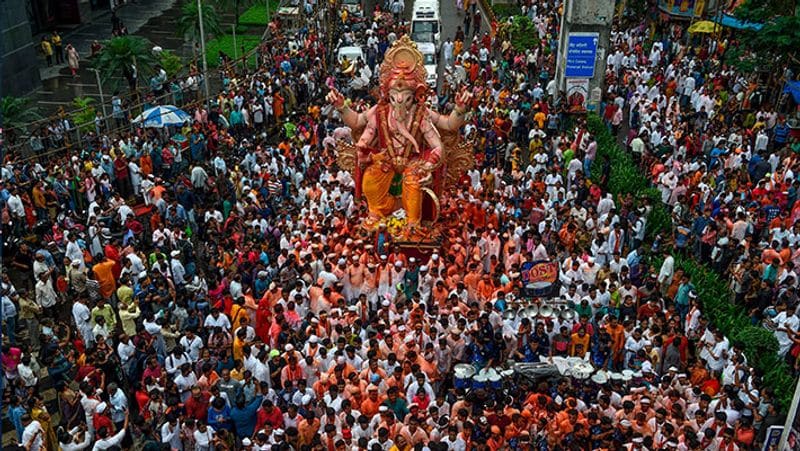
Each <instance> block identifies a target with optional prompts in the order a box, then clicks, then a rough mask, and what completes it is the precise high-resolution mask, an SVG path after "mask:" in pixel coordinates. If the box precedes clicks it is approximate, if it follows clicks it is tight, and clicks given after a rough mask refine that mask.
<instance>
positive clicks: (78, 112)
mask: <svg viewBox="0 0 800 451" xmlns="http://www.w3.org/2000/svg"><path fill="white" fill-rule="evenodd" d="M95 103H96V101H95V100H94V98H93V97H75V98H74V99H72V106H73V107H75V111H74V112H72V114H71V115H72V122H73V123H74V124H75V126H76V127H78V128H79V129H80V130H81V131H82V132H89V131H93V130H94V118H95V116H96V115H97V111H96V110H95V108H94V104H95Z"/></svg>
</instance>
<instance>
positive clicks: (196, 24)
mask: <svg viewBox="0 0 800 451" xmlns="http://www.w3.org/2000/svg"><path fill="white" fill-rule="evenodd" d="M202 8H203V32H204V33H205V34H206V40H208V38H209V36H218V35H220V34H222V27H221V26H220V24H219V17H218V16H217V11H216V10H215V9H214V6H213V5H211V4H208V3H205V2H203V3H202ZM198 19H199V17H198V14H197V2H196V1H193V0H186V2H185V3H184V4H183V6H182V7H181V16H180V17H179V18H178V34H179V35H180V36H183V37H184V39H186V40H187V41H191V42H200V21H199V20H198Z"/></svg>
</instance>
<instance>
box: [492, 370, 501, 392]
mask: <svg viewBox="0 0 800 451" xmlns="http://www.w3.org/2000/svg"><path fill="white" fill-rule="evenodd" d="M489 388H491V389H492V390H502V389H503V378H502V377H500V375H499V374H497V373H493V374H490V375H489Z"/></svg>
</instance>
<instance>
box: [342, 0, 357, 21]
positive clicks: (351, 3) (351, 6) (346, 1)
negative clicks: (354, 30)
mask: <svg viewBox="0 0 800 451" xmlns="http://www.w3.org/2000/svg"><path fill="white" fill-rule="evenodd" d="M342 7H343V8H344V9H346V10H347V12H348V13H349V14H352V15H354V16H359V17H360V16H361V15H362V11H361V0H342Z"/></svg>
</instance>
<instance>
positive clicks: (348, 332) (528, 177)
mask: <svg viewBox="0 0 800 451" xmlns="http://www.w3.org/2000/svg"><path fill="white" fill-rule="evenodd" d="M395 3H396V2H395ZM393 5H394V4H389V5H387V7H386V8H384V10H389V11H391V9H392V6H393ZM394 6H395V9H396V8H397V6H396V5H394ZM457 6H458V8H459V12H458V15H459V20H460V21H461V20H463V25H464V28H462V27H461V26H458V29H457V30H443V35H442V38H443V44H442V48H441V60H442V61H443V64H445V65H446V66H447V67H446V69H445V71H446V73H447V74H448V75H447V76H446V77H444V78H443V79H442V80H441V86H440V89H439V91H438V94H432V96H431V100H430V101H431V104H433V105H435V107H437V108H439V109H441V110H444V111H446V110H449V109H450V108H452V107H453V102H454V100H453V97H454V94H455V93H457V92H459V91H460V90H463V89H469V90H471V91H472V94H473V96H472V104H471V105H469V107H470V111H471V112H470V115H469V120H468V124H467V125H466V126H465V129H464V130H463V134H464V135H465V136H466V137H468V138H469V139H471V140H472V141H473V142H474V143H475V157H476V161H477V164H476V166H475V167H474V168H473V169H471V170H469V171H468V172H467V173H466V174H464V176H463V177H462V179H461V180H460V182H459V185H458V186H457V187H456V188H455V189H454V190H453V191H452V193H450V195H449V196H447V197H445V198H444V199H443V200H442V215H441V219H440V221H441V222H442V224H444V225H446V227H445V230H446V233H445V234H444V236H443V238H442V242H441V243H440V247H438V248H437V250H435V251H433V252H432V253H423V254H419V253H416V252H415V253H410V252H409V251H408V250H407V249H406V248H404V247H402V246H401V245H400V243H398V242H397V241H396V240H395V239H393V237H392V236H391V234H390V233H389V232H388V231H387V230H386V229H384V228H379V229H378V230H377V231H371V232H367V231H364V230H363V229H361V228H360V227H359V218H361V217H363V216H364V215H365V207H364V205H363V203H359V202H357V201H356V199H355V196H354V191H355V190H354V180H353V176H352V175H351V174H349V173H347V172H346V171H343V170H341V169H339V168H338V166H337V162H336V151H335V147H336V144H337V141H338V140H341V139H344V140H346V139H348V136H349V130H347V129H346V128H344V127H342V125H341V121H340V118H339V117H338V113H337V112H336V110H335V109H333V108H331V107H330V105H327V104H326V103H325V101H324V96H325V95H326V94H327V92H328V88H330V87H334V86H336V87H339V88H340V89H341V88H342V86H341V83H342V80H341V79H340V78H339V77H337V76H336V75H335V74H336V72H337V71H336V70H335V68H334V67H331V66H330V65H329V62H330V58H329V56H330V54H331V52H332V51H333V50H334V49H332V48H330V47H331V43H334V42H338V41H339V37H336V39H332V37H331V36H330V35H329V33H332V32H333V28H330V29H328V28H327V27H325V26H323V24H324V23H326V22H325V20H324V17H325V13H320V14H319V15H318V14H317V12H316V10H314V9H310V10H307V11H308V15H307V17H306V20H307V24H306V25H305V26H303V27H302V29H301V30H300V31H299V32H297V33H285V34H280V33H279V32H280V28H279V27H276V28H275V29H274V30H273V31H275V32H276V33H275V35H274V36H273V38H272V40H271V41H270V42H269V43H268V44H265V45H264V46H262V48H261V49H260V51H259V58H258V60H259V67H258V68H257V69H256V70H255V71H253V72H248V73H241V72H237V71H236V69H235V68H234V67H233V66H231V65H223V66H222V67H223V68H225V70H223V71H222V73H221V76H222V86H223V87H222V90H221V91H220V92H219V93H218V94H217V95H216V96H215V98H214V99H213V100H212V101H211V102H209V103H210V107H209V108H208V109H206V107H205V106H204V105H202V103H201V104H197V107H196V108H195V109H194V110H193V111H191V114H192V117H193V120H192V121H191V123H187V124H185V125H184V126H183V127H182V128H181V129H180V130H176V132H179V135H180V136H181V137H184V138H185V140H183V139H177V138H173V137H172V136H170V135H168V134H165V133H163V132H162V131H158V130H151V129H145V128H137V129H135V131H134V132H133V133H129V134H124V135H119V136H117V135H114V136H108V135H104V134H103V133H102V130H98V133H97V139H96V140H94V141H92V142H91V143H90V145H88V146H86V148H83V149H79V151H76V152H73V153H72V154H68V155H67V156H65V157H63V158H52V159H49V160H46V161H45V160H41V161H38V162H27V161H24V160H21V159H20V160H15V159H8V160H7V161H4V162H3V168H2V175H3V177H2V185H0V201H2V205H3V210H2V231H3V234H2V235H3V237H4V240H5V243H4V257H5V259H4V265H3V274H2V281H1V283H0V296H1V297H2V318H3V323H4V324H3V326H4V327H3V343H2V355H1V356H0V358H1V359H2V365H3V372H4V375H3V388H4V392H3V397H4V399H3V401H4V402H3V406H4V411H3V415H4V418H5V419H7V420H8V424H10V425H13V428H14V439H15V440H14V441H15V444H11V443H4V448H6V446H8V448H9V449H15V448H14V446H16V447H17V449H26V450H30V451H40V450H49V451H55V450H58V449H59V448H60V449H63V450H65V451H66V450H81V449H89V448H91V449H93V450H105V449H137V450H138V449H146V450H156V449H174V450H183V451H192V450H198V451H211V450H215V451H220V450H227V449H237V450H239V449H242V450H250V449H257V450H288V449H295V450H305V449H313V450H327V451H335V450H369V451H395V450H396V451H407V450H410V449H414V450H424V449H429V450H453V451H466V450H473V449H480V450H484V449H488V450H490V451H498V450H507V449H512V450H517V449H524V450H527V449H536V450H548V451H550V450H588V449H608V450H623V449H625V450H645V449H648V450H673V449H674V450H711V451H719V450H726V451H730V450H737V449H742V450H749V449H756V448H757V447H758V445H759V444H760V443H761V442H762V441H763V438H764V436H765V433H766V430H767V428H768V427H769V426H771V425H776V424H782V423H783V419H782V417H781V412H780V409H779V406H778V404H777V403H776V393H774V392H773V390H772V389H771V388H770V387H768V386H765V385H764V384H763V382H762V375H761V374H759V372H758V371H757V370H755V369H753V368H751V367H749V366H748V364H747V356H746V355H744V354H743V352H742V349H743V345H742V344H741V343H738V342H735V341H734V342H731V341H730V340H729V339H728V338H727V337H725V336H724V335H723V334H722V333H721V332H720V331H719V330H718V329H716V328H715V327H714V325H713V321H709V318H707V317H706V316H704V314H703V305H702V302H701V300H700V299H699V298H698V291H697V289H698V287H696V286H695V285H694V284H693V282H692V280H691V279H690V278H689V276H688V275H686V274H684V273H683V271H682V269H681V268H679V267H677V266H676V265H675V259H674V257H673V255H672V253H674V252H679V253H683V254H686V255H690V256H693V257H694V258H696V259H698V260H700V261H703V262H705V263H708V264H709V265H711V266H713V267H714V268H715V269H716V270H718V271H719V272H720V273H721V274H723V275H725V276H726V277H728V276H729V277H730V278H731V286H732V290H733V292H734V293H735V297H734V299H732V300H731V302H736V303H741V304H743V305H746V306H747V308H748V311H750V312H751V315H752V318H753V320H754V321H764V322H765V324H767V325H768V326H770V327H772V328H773V329H774V331H775V335H776V338H777V339H778V342H779V344H780V352H781V354H782V355H784V356H785V357H786V358H787V360H788V361H790V362H791V363H792V364H794V363H795V362H796V357H797V355H798V352H797V350H799V349H800V348H798V347H797V343H798V342H799V341H800V340H799V339H798V335H797V333H798V330H799V329H800V320H799V319H798V317H797V316H796V314H795V307H796V304H797V292H796V286H797V276H796V274H795V267H796V265H795V259H796V258H798V256H799V255H800V253H798V252H797V249H798V245H799V243H800V229H798V228H797V226H795V219H796V215H798V208H800V207H798V208H795V200H796V197H797V188H798V187H800V181H797V180H796V176H795V173H794V171H795V168H796V165H797V164H798V163H797V161H796V157H795V154H794V146H795V144H794V140H793V138H791V130H790V129H789V127H788V125H787V118H786V117H784V116H781V115H779V114H777V113H776V112H775V109H774V108H773V107H771V106H769V105H768V103H767V102H766V100H765V99H763V98H761V97H762V96H763V94H761V93H760V91H758V90H757V85H756V83H755V82H753V81H751V80H749V78H748V75H747V74H738V73H736V72H734V71H732V70H731V69H728V68H725V67H723V66H722V65H721V64H720V59H721V56H722V53H723V52H724V47H725V46H726V44H727V43H723V42H721V41H704V42H702V43H701V42H699V41H695V40H689V41H688V42H689V43H690V44H689V45H684V44H682V42H683V41H682V39H681V32H682V28H681V27H678V26H675V27H672V26H667V25H661V26H659V27H658V30H657V33H656V36H657V37H658V38H657V39H655V40H653V41H651V40H649V39H648V36H649V34H648V33H649V29H648V27H647V25H648V24H647V23H646V22H645V21H644V20H643V21H642V22H641V23H635V24H633V25H632V26H630V27H627V26H626V27H623V26H621V25H620V26H618V27H617V29H616V30H615V32H614V33H613V34H612V50H611V51H609V52H608V61H607V63H608V70H607V72H606V81H607V83H606V85H607V93H606V95H605V96H604V99H603V106H602V108H601V110H600V111H601V114H602V117H603V119H604V120H605V122H606V123H607V125H608V127H609V128H610V129H611V130H613V131H614V132H615V133H617V134H619V135H620V136H621V137H623V140H624V144H626V145H627V146H629V148H630V151H631V152H632V153H633V154H634V156H635V157H636V158H637V161H638V162H640V163H641V164H642V167H643V168H644V169H646V170H647V173H648V174H649V175H650V176H651V177H652V181H653V184H654V185H655V186H657V187H658V188H659V189H660V190H661V191H662V193H663V198H662V200H663V201H664V202H665V203H667V204H669V205H670V207H671V209H672V210H671V211H672V214H673V217H674V220H675V224H676V227H675V231H674V236H669V237H667V236H664V237H659V238H658V239H657V240H655V241H654V242H648V243H645V236H646V235H645V234H646V230H647V221H648V214H649V213H650V211H651V209H652V205H649V204H648V203H647V202H646V201H644V200H640V199H634V198H632V197H614V196H612V195H611V194H610V193H608V192H607V190H606V182H607V181H608V179H609V177H610V174H611V172H612V171H614V168H612V167H611V166H610V164H609V162H608V161H595V160H596V159H597V158H596V156H597V141H596V139H595V137H594V136H593V135H592V133H591V132H590V131H589V130H588V129H587V126H586V123H585V121H584V120H583V119H582V118H581V117H580V116H571V115H568V114H567V113H566V108H565V105H564V100H563V96H562V95H559V93H558V92H557V89H556V84H555V82H554V81H553V80H552V74H554V72H555V71H554V68H555V62H556V56H555V53H556V52H555V49H556V48H557V42H556V38H555V37H557V36H558V26H559V7H560V5H559V2H557V1H533V2H529V3H527V4H526V5H524V8H523V14H527V15H528V17H529V18H530V19H531V20H532V22H533V23H534V24H535V26H536V30H537V32H538V34H539V38H540V41H539V42H540V43H539V45H538V47H536V48H532V49H526V50H524V51H518V50H515V49H514V47H513V46H512V45H511V44H510V43H509V42H508V41H507V40H506V39H505V37H504V36H503V35H502V34H495V33H494V32H493V31H494V29H495V28H496V25H497V24H494V25H495V26H490V25H487V24H486V23H483V18H482V15H481V12H480V7H479V6H478V5H477V4H476V3H475V2H460V1H459V2H458V3H457ZM323 9H324V8H323ZM386 16H387V15H383V14H380V12H378V13H377V14H375V15H374V16H370V17H371V19H368V20H367V22H368V23H371V22H372V20H373V19H374V20H375V23H374V24H372V23H371V24H370V26H368V27H363V28H362V30H363V31H355V30H354V28H357V27H353V28H345V29H344V32H343V35H342V37H341V41H342V42H345V43H354V42H356V43H357V42H362V41H363V44H362V45H364V46H365V47H366V51H365V55H366V58H367V61H356V62H355V63H354V64H356V65H357V66H358V67H359V70H355V71H351V73H352V74H353V76H364V75H365V74H377V72H378V67H377V65H378V64H379V63H380V61H381V58H382V55H383V54H384V52H385V51H386V50H387V49H388V48H389V47H390V45H391V43H392V42H393V41H394V40H395V39H397V38H398V36H399V35H401V34H402V33H403V32H404V30H405V26H404V24H403V22H402V20H400V14H399V11H398V13H397V14H393V15H392V16H390V17H391V19H392V20H391V21H390V20H389V17H386ZM335 17H339V16H338V14H337V15H336V16H335ZM351 19H352V18H351ZM395 19H397V20H395ZM341 20H342V22H343V24H344V25H347V23H348V20H350V19H348V18H347V17H346V16H345V15H343V17H342V18H341ZM379 22H380V23H379ZM327 23H328V24H330V22H327ZM481 24H482V26H483V27H485V28H481ZM470 25H472V26H471V27H470ZM337 29H338V28H337ZM486 30H489V31H486ZM645 49H649V50H647V51H646V50H645ZM364 67H368V68H369V72H367V71H365V70H362V69H363V68H364ZM373 76H377V75H373ZM354 94H357V95H359V96H360V98H355V99H354V102H353V104H352V108H354V109H359V108H363V107H364V106H366V105H368V104H369V103H372V102H374V101H375V99H374V98H372V97H371V94H370V93H369V91H364V92H363V93H362V94H358V93H354ZM595 171H597V172H595ZM597 174H599V177H598V176H597ZM590 180H600V182H599V183H592V182H591V181H590ZM798 205H800V204H798ZM662 257H663V264H661V265H660V266H657V267H655V266H653V265H652V262H653V261H655V260H654V258H662ZM540 261H552V262H557V263H558V266H559V268H560V271H559V276H558V281H557V282H556V283H555V284H554V285H553V287H552V293H551V294H550V295H548V296H546V297H532V296H530V293H529V292H528V291H527V287H526V286H525V285H524V284H523V283H522V273H523V272H524V270H525V268H527V267H529V264H530V263H532V262H540ZM530 305H537V306H539V307H544V306H555V307H559V306H564V307H568V309H567V310H565V311H566V312H567V313H565V314H561V313H560V312H561V310H559V309H558V308H556V313H555V314H547V313H544V310H545V309H542V308H540V309H539V311H540V313H539V314H538V316H537V315H523V314H520V311H519V309H520V308H521V307H527V306H530ZM562 358H570V359H569V360H568V361H569V362H572V365H573V366H574V367H575V368H586V367H588V368H589V369H590V370H589V371H577V370H576V371H561V372H560V373H558V374H559V375H558V376H553V375H552V374H551V375H550V376H549V377H530V375H529V374H528V373H525V372H522V371H510V372H509V371H508V370H509V369H512V370H513V369H514V368H515V366H514V365H513V364H511V363H509V362H511V361H514V362H519V363H528V364H534V363H538V364H539V365H541V367H542V368H546V367H550V366H551V365H553V362H555V361H556V360H559V359H560V360H559V361H564V359H562ZM578 361H580V363H578ZM465 365H466V367H465ZM464 368H471V369H472V372H476V373H477V375H478V376H479V377H478V379H480V376H481V375H487V374H492V375H498V374H499V375H502V376H501V380H500V383H499V384H494V383H492V384H489V385H486V384H482V383H480V384H479V383H478V381H470V380H467V381H464V380H459V379H458V377H457V375H456V373H459V374H461V370H463V369H464ZM457 369H458V371H457ZM473 382H474V383H473ZM50 389H54V390H55V392H56V395H55V398H56V399H55V400H53V399H48V397H47V395H46V394H47V393H48V392H50V391H51V390H50Z"/></svg>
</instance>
